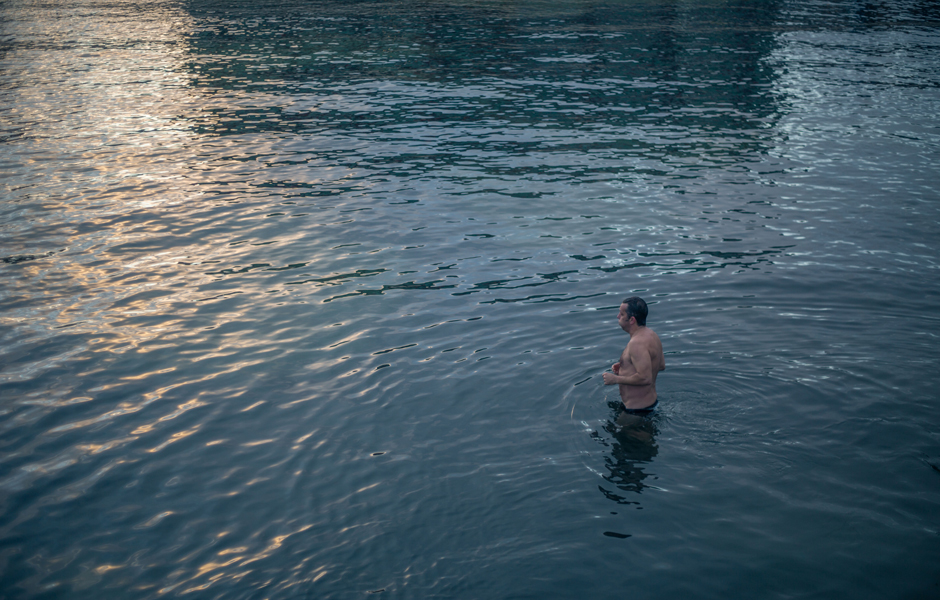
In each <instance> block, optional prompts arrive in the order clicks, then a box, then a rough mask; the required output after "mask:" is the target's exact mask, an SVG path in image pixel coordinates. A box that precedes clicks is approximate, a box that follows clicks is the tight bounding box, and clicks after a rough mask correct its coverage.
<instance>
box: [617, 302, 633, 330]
mask: <svg viewBox="0 0 940 600" xmlns="http://www.w3.org/2000/svg"><path fill="white" fill-rule="evenodd" d="M631 318H632V317H628V316H627V305H626V304H621V305H620V312H619V313H618V314H617V322H618V323H620V328H621V329H623V330H624V331H627V330H629V329H630V319H631Z"/></svg>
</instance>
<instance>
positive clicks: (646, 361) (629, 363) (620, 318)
mask: <svg viewBox="0 0 940 600" xmlns="http://www.w3.org/2000/svg"><path fill="white" fill-rule="evenodd" d="M646 314H647V308H646V303H645V302H643V300H642V299H641V298H637V297H635V296H634V297H631V298H627V299H626V300H624V302H623V304H621V305H620V312H619V313H618V315H617V322H618V323H619V324H620V327H621V329H623V330H624V331H626V332H627V333H629V334H630V342H629V343H628V344H627V347H626V348H624V350H623V352H622V353H621V354H620V361H619V362H616V363H614V365H613V366H612V367H611V369H612V370H613V373H604V385H614V384H618V385H619V386H620V400H621V401H622V402H623V405H624V407H626V408H629V409H633V410H637V409H642V408H649V407H650V406H652V405H653V404H655V403H656V377H657V376H658V375H659V372H660V371H663V370H665V368H666V359H665V357H664V356H663V344H662V342H661V341H660V340H659V336H658V335H656V332H655V331H653V330H652V329H650V328H649V327H647V326H646ZM638 320H639V321H640V323H642V324H640V323H638V322H637V321H638Z"/></svg>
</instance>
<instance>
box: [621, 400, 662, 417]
mask: <svg viewBox="0 0 940 600" xmlns="http://www.w3.org/2000/svg"><path fill="white" fill-rule="evenodd" d="M657 404H659V400H656V401H655V402H653V403H652V404H650V405H649V406H647V407H645V408H627V407H625V406H621V408H623V412H625V413H627V414H631V415H648V414H650V413H651V412H653V411H654V410H656V405H657Z"/></svg>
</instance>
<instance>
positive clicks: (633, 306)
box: [622, 296, 650, 327]
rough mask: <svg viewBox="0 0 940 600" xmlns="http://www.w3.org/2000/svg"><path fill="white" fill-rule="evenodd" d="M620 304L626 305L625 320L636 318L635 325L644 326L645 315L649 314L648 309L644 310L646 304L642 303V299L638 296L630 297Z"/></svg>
mask: <svg viewBox="0 0 940 600" xmlns="http://www.w3.org/2000/svg"><path fill="white" fill-rule="evenodd" d="M622 304H626V305H627V318H628V319H629V318H630V317H636V324H637V325H642V326H644V327H645V326H646V315H648V314H649V312H650V311H649V309H648V308H646V302H644V301H643V298H640V297H639V296H630V297H629V298H627V299H626V300H624V301H623V302H622Z"/></svg>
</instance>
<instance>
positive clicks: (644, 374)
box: [604, 344, 653, 385]
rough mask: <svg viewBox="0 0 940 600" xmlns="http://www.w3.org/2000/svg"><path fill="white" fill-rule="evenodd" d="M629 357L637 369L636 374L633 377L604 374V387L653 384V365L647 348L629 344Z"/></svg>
mask: <svg viewBox="0 0 940 600" xmlns="http://www.w3.org/2000/svg"><path fill="white" fill-rule="evenodd" d="M627 356H629V357H630V362H631V363H632V364H633V367H634V368H635V369H636V373H633V374H631V375H618V374H615V373H604V385H614V384H620V385H651V384H652V383H653V365H652V361H650V353H649V352H647V351H646V348H640V347H639V345H635V346H631V345H630V344H627Z"/></svg>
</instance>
